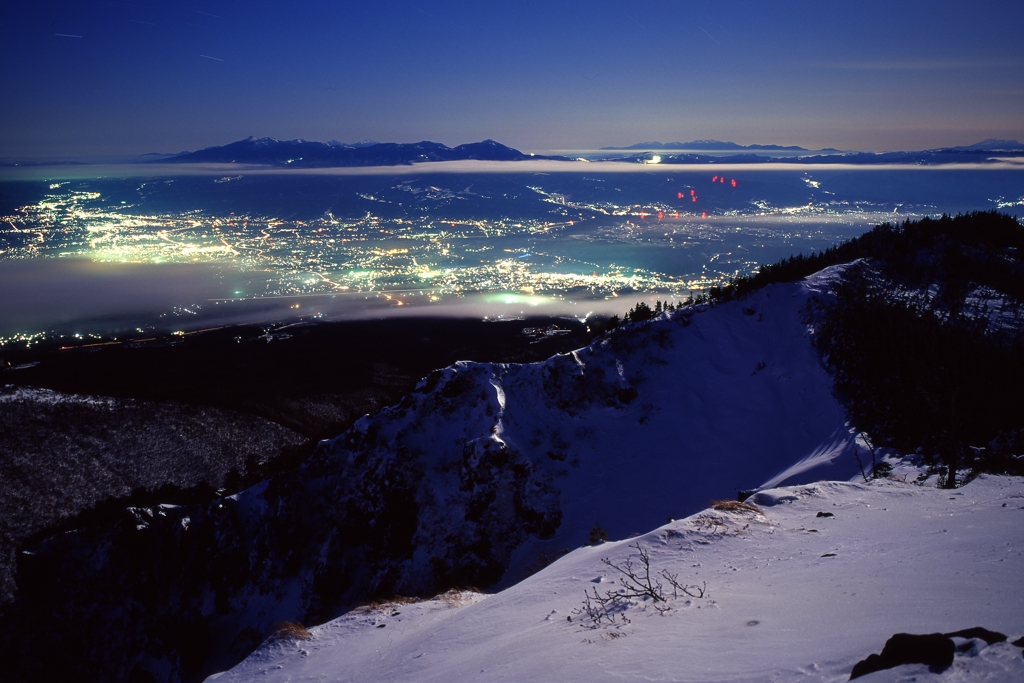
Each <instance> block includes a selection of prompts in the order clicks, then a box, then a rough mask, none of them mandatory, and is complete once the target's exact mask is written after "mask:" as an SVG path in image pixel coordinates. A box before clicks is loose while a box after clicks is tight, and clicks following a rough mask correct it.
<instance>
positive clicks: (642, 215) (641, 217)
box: [640, 211, 647, 220]
mask: <svg viewBox="0 0 1024 683" xmlns="http://www.w3.org/2000/svg"><path fill="white" fill-rule="evenodd" d="M646 217H647V214H646V213H644V212H643V211H641V212H640V220H643V219H644V218H646Z"/></svg>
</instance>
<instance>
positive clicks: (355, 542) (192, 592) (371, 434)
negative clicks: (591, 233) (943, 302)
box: [9, 271, 857, 681]
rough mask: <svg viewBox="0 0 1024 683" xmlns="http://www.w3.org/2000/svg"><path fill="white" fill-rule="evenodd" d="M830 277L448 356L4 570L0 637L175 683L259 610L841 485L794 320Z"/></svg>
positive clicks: (265, 613)
mask: <svg viewBox="0 0 1024 683" xmlns="http://www.w3.org/2000/svg"><path fill="white" fill-rule="evenodd" d="M832 275H834V271H833V272H828V271H824V272H823V273H822V274H819V275H818V276H815V277H814V278H812V279H810V280H807V281H804V282H800V283H793V284H785V285H773V286H769V287H766V288H764V289H762V290H760V291H758V292H756V293H755V294H753V295H752V296H750V297H747V298H745V299H744V300H743V301H734V302H729V303H725V304H722V305H720V306H716V307H714V308H711V309H708V310H701V309H699V308H692V307H691V308H689V309H686V310H677V311H674V312H673V313H672V314H670V315H662V316H660V317H659V318H658V319H656V320H653V321H650V322H646V323H641V324H638V325H631V326H626V327H624V328H620V329H618V330H615V331H614V332H612V333H610V334H608V335H606V336H605V337H603V338H601V339H599V340H597V341H596V342H595V343H593V344H592V345H590V346H589V347H587V348H585V349H581V350H579V351H576V352H574V353H571V354H566V355H562V356H555V357H553V358H551V359H549V360H547V361H544V362H542V363H537V364H531V365H499V364H486V363H458V364H456V365H454V366H452V367H449V368H446V369H444V370H441V371H437V372H436V373H433V374H432V375H431V376H429V377H428V378H426V379H425V380H424V382H423V383H422V385H421V386H420V388H419V390H418V391H417V392H414V393H413V394H411V395H410V396H408V397H406V399H404V400H403V401H402V403H400V404H399V405H397V406H394V407H392V408H388V409H385V410H383V411H381V412H379V413H377V414H376V415H373V416H370V417H366V418H364V419H363V420H361V421H360V422H358V423H357V424H356V425H355V427H354V428H353V429H351V430H350V431H349V432H347V433H345V434H343V435H341V436H339V437H338V438H336V439H334V440H333V441H330V442H327V443H325V444H323V446H322V448H320V449H319V451H318V453H317V454H316V455H314V456H313V458H311V459H310V460H309V461H308V462H307V463H306V464H304V465H303V466H302V467H301V468H299V469H298V470H297V471H295V472H292V473H289V474H286V475H281V476H278V477H275V478H273V479H271V480H269V481H267V482H264V483H262V484H260V485H258V486H255V487H253V488H252V489H249V490H247V491H244V492H242V493H240V494H238V495H235V496H231V497H229V498H224V499H222V500H218V501H215V502H214V503H213V504H212V505H209V506H205V507H201V508H198V507H197V508H176V507H172V506H161V507H159V508H155V509H151V510H138V509H136V510H129V511H128V513H127V514H126V515H125V518H124V519H123V520H122V522H121V523H120V524H118V525H117V526H116V528H112V529H108V530H91V531H88V532H81V533H74V534H67V535H64V536H61V537H58V538H54V539H51V540H50V541H48V542H47V543H46V544H44V545H43V546H42V547H40V548H39V549H37V551H36V552H35V554H34V555H31V556H25V557H23V558H22V559H23V567H22V572H23V575H24V576H25V577H26V583H25V586H26V587H25V590H24V591H23V596H22V598H21V603H20V608H19V609H21V610H22V611H21V612H20V613H19V615H18V618H17V620H15V621H16V622H17V627H16V628H15V629H14V633H13V634H12V635H10V636H9V637H10V643H11V645H10V647H11V648H12V649H15V650H16V651H18V650H20V651H24V650H25V649H26V648H32V647H38V645H37V643H38V642H39V640H38V638H37V637H36V636H35V635H33V634H35V633H36V631H37V630H38V631H39V632H40V633H46V640H47V643H48V645H47V647H66V648H70V650H69V651H70V652H72V653H73V654H74V656H75V657H80V658H84V659H82V660H81V661H83V662H88V663H87V664H83V666H86V665H87V666H88V667H90V671H93V672H98V673H97V675H100V674H102V675H103V676H106V677H108V678H117V677H122V678H124V677H127V676H129V675H143V673H148V674H150V675H152V676H154V677H156V679H157V680H171V681H173V680H186V681H187V680H195V678H196V677H197V676H200V675H202V674H205V673H209V672H210V671H214V670H217V669H223V668H226V667H228V666H231V665H232V664H234V663H236V662H238V661H240V660H241V659H242V658H243V657H244V656H245V655H246V654H248V653H249V652H251V651H252V649H253V648H255V647H257V646H258V645H259V644H260V642H262V641H263V639H264V638H265V637H266V636H267V635H268V634H270V633H271V632H272V631H273V629H274V625H275V624H276V623H277V622H279V621H282V620H296V621H302V622H303V623H307V624H310V623H322V622H323V621H325V620H327V619H330V618H333V617H335V616H337V615H339V614H341V613H343V612H344V611H345V610H346V609H347V608H348V607H349V606H351V605H352V604H358V603H360V602H362V601H365V600H367V599H368V598H372V597H375V596H388V595H393V594H404V595H422V594H429V593H430V592H431V591H435V590H437V589H438V588H444V587H447V586H451V585H466V584H471V585H493V584H495V583H496V582H497V584H498V585H499V586H503V585H504V586H507V585H511V584H512V583H514V582H516V581H518V580H520V579H522V578H524V577H525V576H528V575H530V574H531V573H533V572H534V571H535V570H536V569H537V568H539V567H542V566H544V565H545V564H547V563H548V562H550V561H551V560H552V559H554V558H556V557H558V556H560V555H561V554H563V553H564V552H567V551H568V550H569V549H572V548H577V547H579V546H580V545H582V544H583V543H585V542H586V540H587V538H588V537H589V535H590V533H591V530H592V529H594V527H595V523H596V524H597V525H599V526H600V528H601V529H603V530H604V531H605V532H606V533H607V535H608V537H609V538H611V539H621V538H625V537H627V536H629V535H631V534H636V533H641V532H644V531H646V530H648V529H651V528H654V527H657V526H658V525H660V524H663V523H664V522H665V521H666V519H668V518H680V517H684V516H686V515H689V514H692V513H694V512H696V511H698V510H700V509H702V508H703V507H705V505H706V504H707V502H708V501H709V500H711V499H717V498H735V496H736V493H737V491H739V490H750V489H754V488H757V487H759V486H760V485H762V484H764V483H766V482H768V481H771V482H772V484H773V485H778V484H783V483H786V481H785V479H786V478H787V477H789V476H790V475H793V476H794V477H796V478H795V479H794V478H790V479H789V482H790V483H793V482H794V481H796V482H801V481H810V480H813V479H819V478H823V477H824V478H849V477H850V476H851V475H852V474H853V473H854V472H856V471H857V469H856V463H855V459H854V457H853V450H854V449H855V448H856V446H855V445H854V444H853V441H852V439H851V437H850V434H849V432H848V429H847V428H846V426H845V422H846V420H845V417H844V412H843V410H842V407H841V406H840V405H839V403H838V402H837V400H836V399H835V397H834V396H833V395H832V383H831V380H830V377H829V375H828V374H827V373H826V372H825V370H824V369H823V368H822V366H821V363H820V359H819V358H818V356H817V354H816V353H815V351H814V349H813V348H812V347H811V344H810V339H809V335H808V332H807V326H806V324H805V323H804V322H803V319H804V313H803V311H804V308H805V305H806V303H807V300H808V298H809V297H811V296H813V295H814V294H815V293H816V292H817V291H818V290H819V289H821V288H822V287H823V286H824V285H825V283H827V282H828V279H829V277H831V276H832ZM780 473H785V474H784V475H783V476H779V474H780ZM58 615H59V616H58ZM12 623H15V622H12ZM54 624H58V626H57V627H56V629H57V630H56V632H54V631H53V629H54V628H55V627H54ZM69 656H70V655H69ZM74 670H75V669H68V670H61V671H59V672H50V673H54V675H56V674H60V675H61V676H69V675H72V673H73V671H74Z"/></svg>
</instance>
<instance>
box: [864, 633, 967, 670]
mask: <svg viewBox="0 0 1024 683" xmlns="http://www.w3.org/2000/svg"><path fill="white" fill-rule="evenodd" d="M955 651H956V647H955V646H954V645H953V641H952V640H951V639H950V638H949V637H948V636H945V635H943V634H941V633H929V634H926V635H914V634H911V633H897V634H896V635H894V636H893V637H892V638H890V639H889V640H887V641H885V647H883V648H882V654H880V655H868V656H867V659H862V660H861V661H859V662H857V663H856V664H855V665H854V666H853V671H852V672H850V680H851V681H852V680H853V679H855V678H860V677H861V676H867V675H868V674H870V673H874V672H875V671H882V670H883V669H891V668H893V667H896V666H901V665H903V664H926V665H927V666H928V668H929V669H930V670H931V671H933V672H935V673H939V672H942V671H945V670H946V669H948V668H949V667H951V666H952V665H953V653H954V652H955Z"/></svg>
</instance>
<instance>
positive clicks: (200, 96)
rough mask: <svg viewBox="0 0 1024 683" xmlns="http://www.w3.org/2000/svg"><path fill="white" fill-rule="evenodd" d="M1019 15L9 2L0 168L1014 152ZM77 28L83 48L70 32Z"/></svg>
mask: <svg viewBox="0 0 1024 683" xmlns="http://www.w3.org/2000/svg"><path fill="white" fill-rule="evenodd" d="M1022 26H1024V3H1021V2H1009V1H1007V0H1002V1H999V2H977V1H976V2H971V3H966V2H941V1H936V2H899V1H898V0H890V1H889V2H873V1H865V0H860V1H858V2H831V1H819V2H767V1H765V0H760V1H756V2H713V3H712V2H654V1H651V2H643V1H638V0H634V1H632V2H600V1H591V2H557V1H544V2H531V1H530V0H520V1H519V2H508V3H499V2H480V1H479V0H476V1H474V2H438V1H432V0H423V1H415V2H388V1H386V0H381V1H379V2H372V3H371V2H351V3H349V2H322V1H310V2H293V3H285V2H265V1H259V0H244V1H243V0H205V1H192V0H179V1H175V2H170V1H169V0H132V1H131V2H93V1H87V0H81V1H79V2H46V1H45V0H43V1H40V2H8V3H4V5H3V8H2V9H0V65H2V66H0V74H2V81H0V82H2V84H3V91H4V92H3V99H4V102H3V106H2V108H0V156H2V157H11V156H17V157H24V156H79V155H105V154H110V155H119V154H138V153H144V152H150V151H161V152H169V151H180V150H184V149H197V148H201V147H205V146H209V145H218V144H225V143H227V142H231V141H234V140H237V139H240V138H243V137H246V136H248V135H257V136H272V137H277V138H298V137H301V138H307V139H313V140H329V139H332V138H333V139H338V140H342V141H345V142H352V141H356V140H360V139H364V138H372V139H375V140H380V141H395V142H410V141H417V140H422V139H429V140H435V141H438V142H443V143H445V144H449V145H455V144H460V143H464V142H470V141H477V140H480V139H483V138H494V139H497V140H499V141H501V142H504V143H506V144H509V145H512V146H514V147H518V148H521V149H526V150H540V149H572V148H575V149H584V148H594V147H599V146H604V145H625V144H630V143H633V142H638V141H641V140H661V141H673V140H691V139H695V138H716V139H725V140H734V141H736V142H740V143H746V144H749V143H776V144H799V145H803V146H805V147H815V148H816V147H822V146H832V147H840V148H845V149H866V150H875V149H878V150H881V149H921V148H929V147H937V146H941V145H956V144H969V143H973V142H977V141H978V140H981V139H983V138H988V137H1001V138H1017V139H1022V140H1024V115H1022V113H1021V112H1024V40H1021V27H1022ZM75 36H80V37H75Z"/></svg>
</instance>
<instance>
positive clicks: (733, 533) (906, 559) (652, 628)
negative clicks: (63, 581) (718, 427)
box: [216, 475, 1024, 683]
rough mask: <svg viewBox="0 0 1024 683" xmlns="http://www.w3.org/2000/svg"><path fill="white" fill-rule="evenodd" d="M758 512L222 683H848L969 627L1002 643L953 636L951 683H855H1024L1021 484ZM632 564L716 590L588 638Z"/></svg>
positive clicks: (708, 521)
mask: <svg viewBox="0 0 1024 683" xmlns="http://www.w3.org/2000/svg"><path fill="white" fill-rule="evenodd" d="M665 485H667V484H665ZM753 501H754V502H755V503H758V504H759V506H760V508H761V511H760V512H748V511H743V512H730V511H718V510H705V511H703V512H701V513H699V514H697V515H693V516H691V517H688V518H686V519H682V520H677V521H675V522H671V523H669V524H667V525H664V526H662V527H660V528H658V529H656V530H655V531H652V532H650V533H647V534H644V535H642V536H638V537H636V538H632V539H629V540H623V541H619V542H615V543H608V544H602V545H598V546H596V547H587V548H580V549H578V550H575V551H574V552H572V553H571V554H569V555H568V556H566V557H564V558H562V559H561V560H559V561H557V562H556V563H554V564H552V565H551V566H549V567H547V568H546V569H545V570H543V571H542V572H540V573H538V574H536V575H534V576H532V577H530V578H528V579H526V580H525V581H523V582H522V583H520V584H518V585H516V586H513V587H511V588H508V589H506V590H504V591H502V592H500V593H497V594H494V595H481V594H472V593H462V594H459V593H453V594H448V595H446V596H442V597H441V598H439V599H435V600H431V601H426V602H421V603H415V604H402V603H385V604H380V605H377V606H374V607H368V608H364V609H360V610H356V611H354V612H352V613H350V614H347V615H345V616H343V617H341V618H339V619H336V620H334V621H331V622H329V623H327V624H324V625H323V626H319V627H316V628H313V629H311V636H312V637H311V638H310V639H308V640H293V639H287V638H283V639H271V640H269V641H268V642H266V643H264V644H263V645H262V646H261V647H260V648H259V649H258V650H257V651H256V652H254V653H253V654H252V655H250V656H249V657H248V658H247V659H246V660H245V661H244V662H243V663H241V664H240V665H238V666H237V667H236V668H235V669H233V670H232V671H230V672H228V673H226V674H223V675H220V676H218V677H217V679H216V680H217V683H234V682H241V681H249V680H260V681H268V682H274V681H289V682H298V681H321V680H330V681H339V682H340V681H368V680H386V681H415V682H416V683H424V682H426V681H444V682H449V681H470V680H486V681H498V680H507V681H555V680H557V681H563V682H568V681H587V682H588V683H590V682H594V681H619V680H630V681H633V680H644V681H693V682H695V683H696V682H700V683H710V682H712V681H736V682H739V681H744V682H746V681H749V682H754V681H757V682H762V681H808V682H809V681H836V682H838V681H846V680H848V679H849V676H850V671H851V669H852V668H853V665H854V664H855V663H856V662H857V661H858V660H861V659H863V658H865V657H867V656H868V655H869V654H871V653H877V652H879V651H880V650H881V649H882V646H883V644H884V643H885V641H886V640H887V639H888V638H889V637H890V636H891V635H893V634H895V633H897V632H909V633H936V632H941V633H950V632H954V631H959V630H962V629H965V628H970V627H974V626H983V627H985V628H988V629H991V630H994V631H999V632H1001V633H1003V634H1004V635H1007V636H1009V640H1008V641H1007V642H1003V643H998V644H993V645H988V644H987V643H986V642H985V641H984V640H980V639H973V640H970V639H963V638H955V639H954V643H955V644H956V645H958V646H959V647H958V649H959V651H958V652H957V654H956V656H955V659H954V663H953V666H952V667H950V668H949V669H947V670H946V671H944V672H943V673H941V674H934V673H929V672H928V668H927V667H926V666H925V665H923V664H909V665H904V666H901V667H898V668H895V669H891V670H887V671H880V672H877V673H873V674H869V675H868V676H865V677H864V678H862V679H861V680H863V681H865V683H881V682H883V681H912V680H917V681H920V680H928V681H936V682H937V683H939V682H941V681H950V682H952V681H992V682H1006V683H1009V682H1011V681H1021V680H1024V658H1022V656H1021V648H1020V647H1019V646H1014V645H1012V644H1011V643H1012V641H1014V640H1016V639H1017V638H1019V637H1020V636H1021V635H1022V634H1024V591H1021V590H1020V578H1021V576H1024V479H1020V478H1011V477H993V476H986V475H983V476H981V477H979V478H978V479H976V480H975V481H973V482H971V483H970V484H969V485H967V486H965V487H963V488H961V489H958V490H956V491H946V490H941V489H937V488H934V486H919V485H914V484H908V483H903V482H898V481H893V480H877V481H872V482H871V483H870V484H869V485H864V484H858V483H838V482H820V483H815V484H810V485H804V486H798V487H791V488H782V489H773V490H769V491H765V492H762V493H759V494H757V495H756V496H755V497H754V498H753ZM823 513H824V514H827V515H829V516H823ZM638 548H641V549H643V550H644V551H645V552H648V553H649V557H650V566H651V568H652V570H653V571H652V574H657V573H659V572H660V571H662V570H667V571H668V572H670V573H671V574H674V575H677V576H678V580H679V582H681V583H683V584H690V585H693V584H697V585H703V584H706V587H707V588H706V591H707V592H706V594H705V596H704V597H703V598H687V597H680V598H677V599H672V598H671V588H669V587H668V586H667V585H666V590H665V591H664V593H665V595H666V596H668V599H667V600H666V601H665V602H664V603H661V604H660V606H661V607H662V609H664V608H666V607H667V608H668V610H667V611H665V612H664V613H661V612H659V610H658V609H657V608H656V607H657V606H658V604H657V603H655V602H653V601H652V600H650V599H646V600H641V599H635V600H633V601H632V603H631V604H630V605H628V606H625V607H624V608H623V609H622V610H621V615H623V616H625V619H623V618H621V616H617V617H616V619H615V623H614V624H613V625H607V624H605V625H602V626H600V627H594V626H593V624H592V622H591V621H590V620H589V619H587V618H586V616H585V615H581V614H580V613H579V608H580V607H581V605H582V604H583V598H584V592H585V591H594V590H595V589H597V590H598V591H605V590H607V589H608V588H615V582H616V581H617V579H618V578H619V577H620V576H621V575H619V574H618V573H617V572H616V571H615V570H614V569H613V568H611V567H610V566H608V565H606V564H604V563H603V562H602V558H609V559H610V560H611V562H612V563H613V564H616V565H618V566H623V565H624V562H625V560H626V559H627V558H630V557H632V559H633V562H634V564H635V565H636V566H639V565H638V564H637V562H638V559H639V555H638ZM662 583H663V584H664V583H666V582H665V580H664V579H662ZM567 617H570V618H571V620H569V619H567ZM922 676H923V677H922Z"/></svg>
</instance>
